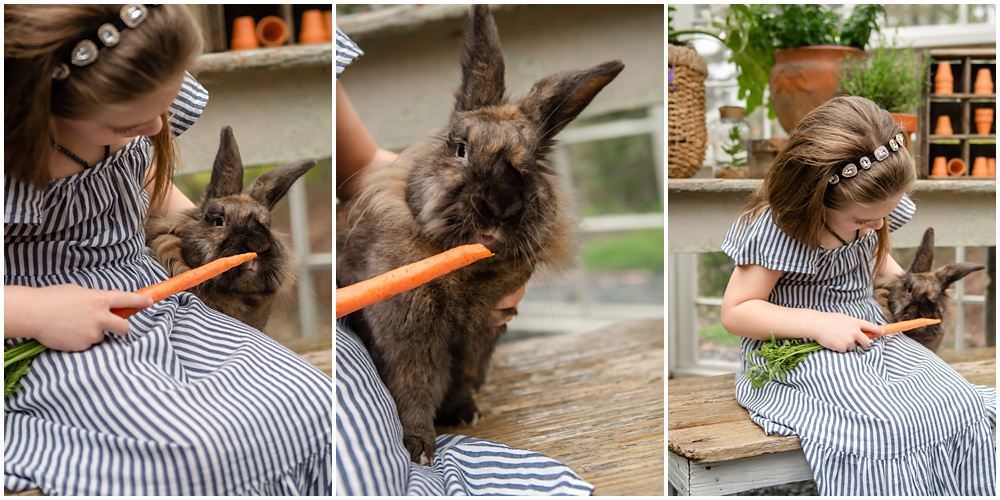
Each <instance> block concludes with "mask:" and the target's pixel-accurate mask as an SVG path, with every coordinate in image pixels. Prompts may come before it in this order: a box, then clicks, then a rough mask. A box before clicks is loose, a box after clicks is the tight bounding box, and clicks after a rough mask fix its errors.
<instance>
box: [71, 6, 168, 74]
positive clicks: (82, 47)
mask: <svg viewBox="0 0 1000 500" xmlns="http://www.w3.org/2000/svg"><path fill="white" fill-rule="evenodd" d="M147 16H149V10H148V9H147V8H146V6H145V5H138V4H132V5H126V6H124V7H122V10H121V11H119V12H118V19H115V20H114V21H112V22H110V23H104V24H102V25H101V26H100V27H99V28H97V36H96V37H95V38H85V39H83V40H80V41H79V42H77V44H76V46H74V47H73V51H72V52H70V56H69V62H70V63H72V64H73V66H79V67H83V66H86V65H88V64H92V63H93V62H94V61H96V60H97V55H98V51H99V48H98V45H97V43H98V42H100V43H101V45H104V46H105V47H107V48H111V47H114V46H115V45H118V42H119V41H121V32H122V30H124V29H125V28H133V29H134V28H136V27H138V26H139V25H140V24H142V22H143V21H145V20H146V17H147ZM95 40H96V41H95ZM69 74H70V66H69V64H66V63H64V62H61V63H59V64H57V65H56V67H55V69H53V70H52V78H54V79H56V80H65V79H67V78H69Z"/></svg>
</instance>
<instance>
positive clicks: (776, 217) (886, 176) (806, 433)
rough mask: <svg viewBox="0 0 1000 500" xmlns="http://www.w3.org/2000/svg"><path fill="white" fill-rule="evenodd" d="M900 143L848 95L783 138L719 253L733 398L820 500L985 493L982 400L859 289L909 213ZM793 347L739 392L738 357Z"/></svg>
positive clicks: (989, 463)
mask: <svg viewBox="0 0 1000 500" xmlns="http://www.w3.org/2000/svg"><path fill="white" fill-rule="evenodd" d="M901 134H902V129H901V128H900V127H899V125H897V124H896V123H894V122H893V120H892V118H891V117H890V116H889V113H888V112H886V111H885V110H883V109H881V108H879V107H878V106H877V105H875V104H874V103H872V102H871V101H869V100H867V99H863V98H859V97H838V98H835V99H832V100H830V101H829V102H827V103H825V104H823V105H822V106H820V107H818V108H816V109H815V110H814V111H813V112H811V113H810V114H809V115H807V116H806V117H805V118H804V119H803V120H802V122H801V123H800V124H799V125H798V126H797V127H796V128H795V130H793V131H792V132H791V134H789V136H788V142H787V144H786V145H785V147H784V148H783V149H782V150H781V151H780V152H779V153H778V157H777V158H776V159H775V161H774V163H773V165H772V166H771V169H770V170H769V171H768V174H767V177H766V178H765V179H764V182H763V184H762V186H761V188H760V189H759V190H758V191H757V192H756V193H755V194H754V196H753V197H752V199H751V200H750V202H749V204H748V205H747V208H746V211H745V212H744V214H743V215H742V216H741V217H740V219H739V220H738V221H737V222H736V223H735V224H734V225H733V227H732V229H730V231H729V234H728V235H727V236H726V239H725V241H724V243H723V245H722V249H723V250H724V251H725V252H726V253H727V254H728V255H729V256H730V257H732V258H733V260H734V261H735V263H736V269H735V271H734V272H733V275H732V278H731V279H730V281H729V286H728V288H727V289H726V293H725V297H724V298H723V302H722V323H723V325H724V326H725V327H726V329H727V330H728V331H730V332H731V333H734V334H736V335H739V336H742V337H744V339H743V341H742V345H741V353H742V356H743V359H744V361H743V366H742V369H741V370H740V372H739V373H737V375H736V394H737V399H738V400H739V402H740V404H742V405H743V406H744V407H746V408H747V410H749V412H750V418H752V419H753V420H754V421H755V422H757V423H758V424H759V425H760V426H761V427H763V428H764V430H765V431H766V432H767V433H768V434H772V433H777V434H780V435H798V436H799V437H800V439H801V441H802V448H803V450H804V451H805V455H806V458H807V460H808V461H809V464H810V466H811V467H812V470H813V475H814V476H815V479H816V484H817V487H818V489H819V491H820V493H822V494H827V495H993V494H994V492H995V482H994V474H995V469H996V461H995V450H994V446H993V437H992V434H991V427H993V426H994V425H995V422H996V390H995V389H992V388H987V387H982V386H973V385H971V384H969V383H968V382H967V381H966V380H965V379H963V378H962V376H961V375H959V374H958V373H956V372H955V371H954V370H952V369H951V367H949V366H948V365H947V364H946V363H944V362H943V361H941V359H940V358H938V357H937V356H936V355H935V354H934V353H932V352H931V351H929V350H927V349H926V348H924V347H923V346H921V345H920V344H918V343H917V342H915V341H913V340H911V339H910V338H909V337H907V336H906V335H887V336H885V337H879V338H876V339H874V340H869V339H868V337H867V336H866V335H865V334H864V332H871V333H882V328H881V326H880V325H882V324H885V323H886V319H885V318H884V317H883V315H882V312H881V309H880V308H879V306H878V305H877V303H876V302H875V300H874V299H873V297H872V278H873V276H874V275H875V274H876V273H877V274H879V275H896V274H901V273H903V270H902V268H901V267H900V266H899V264H897V263H896V262H895V261H894V260H893V258H892V257H891V256H890V255H889V232H890V231H893V230H895V229H897V228H899V227H900V226H902V225H903V224H904V223H906V222H907V221H908V220H909V219H910V218H911V217H912V216H913V213H914V211H915V206H914V204H913V202H912V201H911V200H910V199H909V197H908V196H907V193H908V192H909V191H910V190H911V189H912V188H913V185H914V169H913V165H912V164H911V161H910V156H909V154H908V153H907V151H906V149H905V148H904V147H903V145H902V142H903V141H902V135H901ZM772 334H773V335H774V336H775V337H776V338H778V339H791V338H807V339H813V340H816V341H817V342H819V343H820V344H821V345H822V346H824V347H826V349H822V350H820V351H817V352H814V353H812V354H810V355H808V356H807V357H806V358H805V360H804V361H802V362H801V363H800V364H799V365H798V367H796V368H795V369H793V370H791V371H790V372H788V378H787V380H786V381H785V382H771V383H767V384H765V385H764V387H762V388H759V389H754V388H752V387H751V384H750V382H749V381H748V380H747V378H746V377H745V375H744V372H743V371H744V370H745V369H746V363H747V361H746V357H747V355H749V354H751V353H752V352H754V351H755V350H757V349H759V348H760V347H761V345H762V344H763V342H764V341H767V340H769V339H770V337H771V335H772Z"/></svg>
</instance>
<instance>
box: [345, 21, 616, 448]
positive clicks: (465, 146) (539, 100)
mask: <svg viewBox="0 0 1000 500" xmlns="http://www.w3.org/2000/svg"><path fill="white" fill-rule="evenodd" d="M461 65H462V79H461V85H460V89H459V90H458V92H457V95H456V103H455V107H454V109H453V111H452V114H451V118H450V120H449V122H448V123H447V125H445V126H444V128H443V129H441V130H440V131H439V133H437V134H435V135H433V136H431V137H428V138H427V139H425V140H423V141H422V142H419V143H417V144H415V145H413V146H411V147H410V148H408V149H406V150H405V151H403V152H402V153H401V154H400V156H399V158H398V160H396V162H395V163H394V164H392V165H391V166H389V167H386V168H383V169H380V170H377V171H374V172H371V173H370V174H369V175H368V177H367V179H366V181H365V183H366V185H365V187H364V189H363V190H362V192H361V193H360V194H359V195H358V196H356V197H355V198H353V199H351V200H350V201H348V202H347V203H346V204H343V205H342V206H341V207H339V208H338V218H337V282H338V286H345V285H349V284H351V283H355V282H358V281H361V280H363V279H367V278H371V277H372V276H375V275H378V274H381V273H384V272H386V271H389V270H391V269H394V268H397V267H400V266H402V265H404V264H409V263H411V262H414V261H417V260H419V259H422V258H425V257H428V256H430V255H433V254H436V253H439V252H442V251H444V250H447V249H449V248H452V247H455V246H458V245H462V244H467V243H475V242H479V243H482V244H484V245H486V246H487V247H488V248H489V249H490V250H492V251H493V252H494V253H495V256H493V257H490V258H488V259H484V260H481V261H479V262H477V263H475V264H472V265H470V266H468V267H465V268H462V269H460V270H458V271H455V272H453V273H450V274H448V275H446V276H444V277H442V278H439V279H437V280H434V281H432V282H430V283H428V284H426V285H423V286H420V287H417V288H416V289H414V290H411V291H409V292H404V293H402V294H400V295H397V296H395V297H392V298H390V299H387V300H385V301H382V302H379V303H377V304H374V305H372V306H369V307H367V308H365V309H362V310H361V311H358V312H357V313H354V314H352V315H350V316H348V318H347V321H348V323H349V325H350V326H351V327H352V329H353V330H354V331H355V332H357V333H358V334H359V336H360V337H361V338H362V340H363V341H364V342H365V344H366V345H367V347H368V350H369V352H370V353H371V356H372V359H373V360H374V362H375V366H376V367H377V369H378V371H379V374H380V376H381V378H382V380H383V381H384V382H385V385H386V387H387V388H388V389H389V392H390V393H391V394H392V396H393V398H394V400H395V402H396V406H397V410H398V413H399V419H400V422H401V423H402V427H403V443H404V445H405V446H406V449H407V450H408V451H409V453H410V458H411V459H412V460H413V461H414V462H418V463H424V462H430V461H431V460H432V458H433V452H434V438H435V431H434V424H435V422H437V423H439V424H462V423H465V424H469V423H473V422H475V421H476V420H477V419H478V417H479V411H478V408H477V407H476V404H475V402H474V401H473V399H472V393H473V391H474V390H475V389H478V387H479V386H480V385H481V383H482V381H483V380H484V378H485V375H486V370H487V368H488V364H489V359H490V356H491V355H492V353H493V349H494V347H495V345H496V342H497V340H498V339H499V337H500V336H501V335H502V334H503V333H504V332H505V331H506V326H501V327H497V326H495V325H496V323H497V318H496V317H495V316H494V314H495V313H494V308H495V307H496V305H497V304H498V303H499V302H500V300H501V299H502V298H504V297H506V296H507V295H510V294H511V293H512V292H514V291H515V290H517V289H518V288H519V287H520V286H521V285H523V284H524V283H525V282H526V281H527V280H528V277H529V276H530V275H531V273H532V272H533V271H534V270H535V267H536V265H538V264H541V263H546V264H553V265H562V264H567V263H570V262H571V261H572V260H573V258H574V254H575V251H576V241H575V236H574V234H575V229H576V224H577V223H576V219H575V217H574V216H572V215H571V210H570V209H569V199H568V197H566V195H564V194H563V193H562V192H561V190H560V186H559V181H558V180H557V178H556V173H555V171H554V170H553V169H552V168H550V167H549V166H548V165H546V164H545V163H544V161H545V156H546V154H547V153H548V152H549V150H550V149H551V147H552V145H553V143H554V137H555V135H556V134H557V133H558V132H559V131H560V130H562V128H563V127H564V126H565V125H566V124H567V123H569V122H570V121H571V120H573V119H574V118H576V116H577V115H578V114H579V113H580V112H581V111H582V110H583V109H584V108H585V107H586V106H587V105H588V104H589V103H590V101H591V100H592V99H593V98H594V96H596V95H597V93H598V92H599V91H600V90H601V89H602V88H604V86H605V85H607V84H608V83H609V82H611V80H612V79H614V78H615V76H617V75H618V73H619V72H620V71H621V70H622V68H623V67H624V65H623V64H622V63H621V62H619V61H612V62H606V63H604V64H601V65H598V66H595V67H592V68H589V69H585V70H579V71H568V72H563V73H559V74H556V75H553V76H549V77H547V78H544V79H542V80H540V81H538V82H536V83H535V85H534V86H533V87H532V89H531V91H530V93H529V94H528V95H527V96H526V97H524V98H523V99H520V100H515V101H509V100H508V99H507V98H506V97H505V95H504V94H505V85H504V61H503V56H502V54H501V52H500V41H499V37H498V35H497V30H496V26H495V24H494V22H493V17H492V15H491V14H490V11H489V8H488V7H486V6H474V7H472V9H471V10H470V12H469V20H468V28H467V31H466V39H465V45H464V50H463V53H462V60H461ZM510 312H511V313H514V312H516V311H510Z"/></svg>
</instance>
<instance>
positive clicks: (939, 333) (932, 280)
mask: <svg viewBox="0 0 1000 500" xmlns="http://www.w3.org/2000/svg"><path fill="white" fill-rule="evenodd" d="M933 261H934V228H932V227H929V228H927V230H926V231H924V237H923V239H922V240H921V241H920V248H918V249H917V254H916V256H914V258H913V263H912V264H911V265H910V269H909V270H908V271H907V272H906V273H904V274H902V275H900V276H895V277H892V278H887V277H881V276H880V277H878V278H876V279H875V300H876V301H878V303H879V305H881V306H882V311H883V313H884V314H885V317H886V319H888V320H889V321H905V320H908V319H916V318H935V319H940V320H941V322H940V323H938V324H936V325H931V326H924V327H921V328H916V329H913V330H909V331H907V332H905V333H906V335H908V336H909V337H910V338H912V339H913V340H916V341H917V342H920V343H921V344H923V346H924V347H926V348H928V349H930V350H931V351H933V352H937V350H938V347H940V346H941V341H942V340H944V335H945V332H947V331H949V330H950V329H951V328H953V325H952V324H951V321H952V319H951V318H952V315H953V314H954V311H955V303H954V299H953V298H952V297H951V295H950V294H949V293H948V288H949V287H950V286H951V285H952V284H953V283H955V282H956V281H958V280H960V279H962V278H964V277H965V276H966V275H968V274H969V273H972V272H975V271H979V270H981V269H986V266H983V265H981V264H972V263H969V262H957V263H955V264H948V265H946V266H942V267H939V268H937V269H935V270H933V271H931V264H932V262H933Z"/></svg>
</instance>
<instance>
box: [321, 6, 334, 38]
mask: <svg viewBox="0 0 1000 500" xmlns="http://www.w3.org/2000/svg"><path fill="white" fill-rule="evenodd" d="M323 29H325V30H326V41H328V42H331V41H333V11H332V10H324V11H323Z"/></svg>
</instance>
